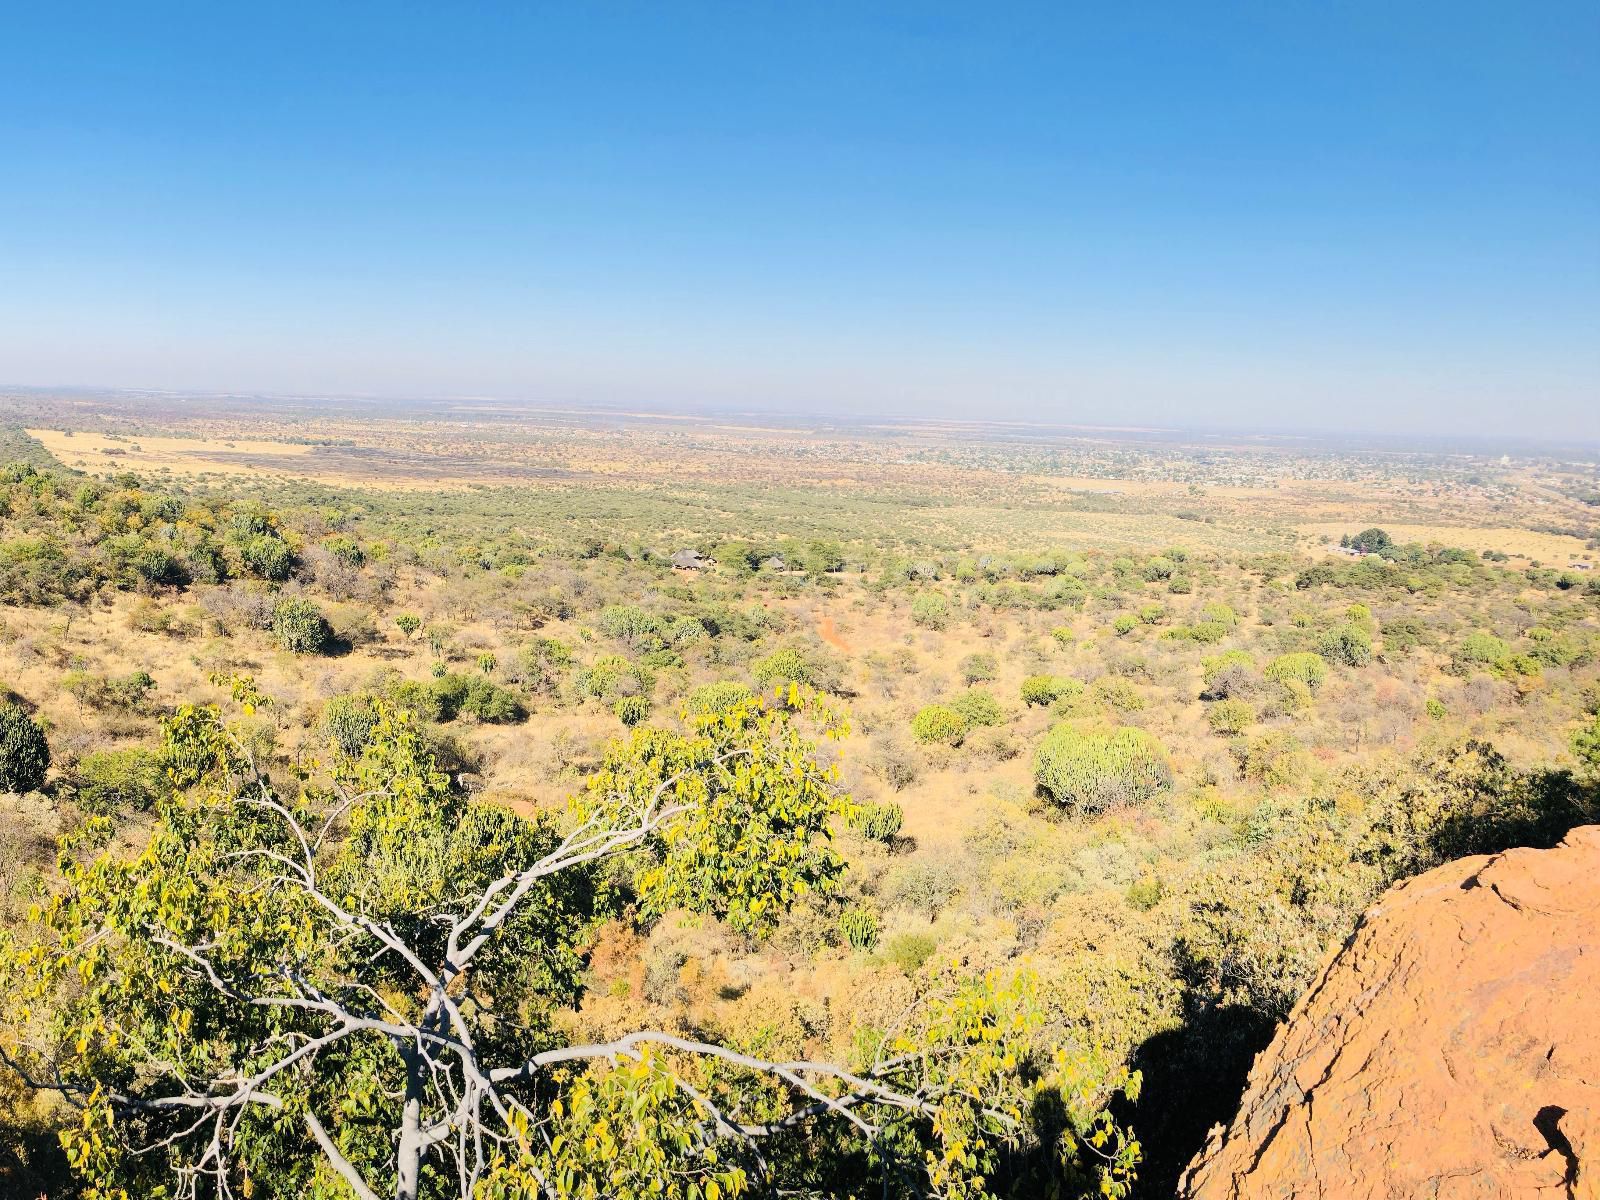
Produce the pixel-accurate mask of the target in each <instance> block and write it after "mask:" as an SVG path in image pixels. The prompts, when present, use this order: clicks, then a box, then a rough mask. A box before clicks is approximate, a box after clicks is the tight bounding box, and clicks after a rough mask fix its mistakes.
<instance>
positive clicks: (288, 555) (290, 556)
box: [239, 533, 294, 582]
mask: <svg viewBox="0 0 1600 1200" xmlns="http://www.w3.org/2000/svg"><path fill="white" fill-rule="evenodd" d="M239 558H240V559H241V560H242V561H243V562H244V566H245V570H247V571H249V572H250V574H252V575H255V576H257V577H258V578H261V579H270V580H273V581H275V582H282V581H283V580H285V579H287V578H289V574H290V572H291V571H293V570H294V553H293V552H292V551H291V550H290V549H289V543H288V542H285V541H284V540H283V539H282V538H280V537H278V536H276V535H275V534H270V533H262V534H257V535H256V536H255V537H252V538H250V539H249V540H248V541H246V542H245V543H244V544H243V545H242V546H240V547H239Z"/></svg>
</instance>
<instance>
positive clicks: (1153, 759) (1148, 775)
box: [1033, 724, 1172, 815]
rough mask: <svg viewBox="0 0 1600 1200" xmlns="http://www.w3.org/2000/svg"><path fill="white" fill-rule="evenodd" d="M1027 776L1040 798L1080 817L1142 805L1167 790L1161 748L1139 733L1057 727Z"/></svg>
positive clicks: (1167, 775)
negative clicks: (1031, 771) (1093, 731)
mask: <svg viewBox="0 0 1600 1200" xmlns="http://www.w3.org/2000/svg"><path fill="white" fill-rule="evenodd" d="M1033 773H1034V778H1035V779H1036V780H1037V782H1038V784H1039V787H1040V789H1041V790H1042V791H1043V792H1044V793H1045V794H1046V795H1048V796H1049V797H1050V798H1051V799H1053V800H1054V801H1056V803H1058V804H1061V805H1063V806H1064V807H1066V808H1067V809H1068V810H1070V811H1072V812H1074V813H1078V814H1083V815H1094V814H1097V813H1102V812H1106V811H1107V810H1109V809H1112V808H1120V807H1123V806H1125V805H1129V804H1138V803H1142V802H1144V801H1147V800H1149V799H1151V798H1153V797H1155V796H1157V795H1160V794H1161V793H1162V792H1165V791H1167V790H1168V789H1170V788H1171V787H1172V768H1171V766H1170V765H1169V764H1168V762H1167V752H1166V750H1165V748H1163V747H1162V745H1161V743H1160V742H1159V741H1157V740H1156V739H1155V738H1154V737H1152V736H1151V735H1150V734H1148V733H1146V732H1145V731H1144V730H1142V729H1131V728H1120V729H1114V730H1110V731H1108V732H1095V733H1082V732H1079V731H1078V730H1077V729H1074V728H1073V727H1072V726H1071V725H1066V724H1063V725H1057V726H1056V727H1055V728H1054V729H1052V730H1051V731H1050V732H1049V733H1048V734H1046V735H1045V739H1044V741H1043V742H1042V743H1041V744H1040V746H1039V750H1038V753H1037V754H1036V755H1035V757H1034V765H1033Z"/></svg>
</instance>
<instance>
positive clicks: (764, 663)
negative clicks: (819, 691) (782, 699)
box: [750, 647, 815, 688]
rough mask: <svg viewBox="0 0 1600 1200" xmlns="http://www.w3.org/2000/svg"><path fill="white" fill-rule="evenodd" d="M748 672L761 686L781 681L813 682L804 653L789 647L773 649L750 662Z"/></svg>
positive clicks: (769, 685)
mask: <svg viewBox="0 0 1600 1200" xmlns="http://www.w3.org/2000/svg"><path fill="white" fill-rule="evenodd" d="M750 673H751V674H752V675H754V676H755V679H756V682H757V683H759V684H761V686H762V687H769V688H770V687H774V686H776V685H778V684H781V683H800V684H814V683H815V680H814V679H813V677H812V671H811V664H810V663H809V662H807V661H806V657H805V655H803V654H801V653H800V651H798V650H795V649H793V648H791V647H785V648H784V649H782V650H774V651H773V652H772V653H771V654H769V655H767V656H766V657H765V658H758V659H756V661H755V662H753V663H751V664H750Z"/></svg>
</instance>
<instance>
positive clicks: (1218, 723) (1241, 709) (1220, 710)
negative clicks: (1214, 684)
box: [1206, 700, 1256, 736]
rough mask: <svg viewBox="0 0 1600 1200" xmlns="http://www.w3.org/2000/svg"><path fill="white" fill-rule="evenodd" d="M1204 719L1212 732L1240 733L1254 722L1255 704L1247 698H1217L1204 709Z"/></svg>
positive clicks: (1231, 734) (1230, 734)
mask: <svg viewBox="0 0 1600 1200" xmlns="http://www.w3.org/2000/svg"><path fill="white" fill-rule="evenodd" d="M1206 721H1207V723H1208V724H1210V726H1211V729H1212V732H1214V733H1221V734H1227V735H1229V736H1233V735H1235V734H1240V733H1243V732H1244V731H1245V730H1246V729H1249V728H1250V726H1252V725H1254V724H1255V722H1256V709H1255V705H1253V704H1251V703H1250V702H1249V701H1248V700H1218V701H1217V702H1216V703H1215V704H1213V705H1212V706H1211V707H1210V708H1208V709H1207V710H1206Z"/></svg>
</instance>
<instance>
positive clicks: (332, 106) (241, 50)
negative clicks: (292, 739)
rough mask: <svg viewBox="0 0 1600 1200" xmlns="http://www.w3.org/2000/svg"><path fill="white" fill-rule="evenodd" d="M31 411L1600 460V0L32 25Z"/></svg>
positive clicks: (1, 243) (18, 217)
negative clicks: (786, 415)
mask: <svg viewBox="0 0 1600 1200" xmlns="http://www.w3.org/2000/svg"><path fill="white" fill-rule="evenodd" d="M8 26H9V31H10V33H11V37H10V38H9V39H8V40H9V43H10V53H9V54H8V55H7V60H6V70H5V72H4V73H3V76H0V103H3V104H4V106H5V111H6V113H7V119H6V120H5V121H3V122H0V162H3V163H4V175H3V178H4V180H5V187H4V188H0V285H3V286H0V383H4V384H15V385H30V386H67V385H74V386H98V387H115V388H151V389H171V390H179V391H224V392H227V391H255V392H269V393H280V392H281V393H295V394H301V395H316V394H327V393H353V394H362V395H380V396H381V395H391V396H429V395H432V396H437V395H457V396H459V395H477V396H485V397H497V398H503V399H507V400H522V401H537V402H540V403H546V404H552V405H555V404H562V403H571V404H608V405H628V404H640V405H648V406H672V405H706V406H714V407H717V406H735V407H739V408H741V409H747V410H751V411H763V410H765V411H778V410H787V409H790V408H801V409H810V410H816V411H843V410H855V411H861V412H874V413H884V414H888V415H896V414H898V415H910V414H916V413H925V414H928V415H932V416H939V417H949V418H956V419H994V420H1007V419H1011V420H1018V419H1032V420H1037V421H1044V422H1062V423H1086V424H1100V425H1115V424H1157V425H1170V426H1178V427H1182V428H1197V427H1232V428H1239V427H1252V426H1254V427H1272V428H1297V427H1298V428H1321V429H1328V428H1347V429H1350V430H1354V431H1363V432H1367V431H1371V432H1388V433H1405V434H1415V433H1428V432H1443V433H1446V434H1451V435H1455V434H1480V435H1513V434H1514V435H1518V436H1527V437H1547V438H1553V439H1562V440H1569V441H1583V440H1594V439H1597V438H1600V66H1597V62H1600V56H1597V54H1596V47H1597V46H1600V8H1597V7H1596V6H1594V5H1592V4H1590V5H1584V4H1577V3H1540V4H1534V5H1531V6H1525V7H1522V8H1519V9H1517V10H1515V11H1513V10H1510V9H1503V8H1491V7H1489V6H1466V7H1462V6H1450V7H1446V6H1444V5H1435V4H1425V5H1419V4H1411V5H1406V6H1403V11H1397V10H1396V8H1395V6H1392V5H1389V6H1380V5H1376V4H1361V5H1350V6H1343V7H1341V8H1339V9H1338V10H1337V11H1336V12H1335V11H1332V10H1328V9H1325V8H1312V7H1309V6H1293V7H1291V8H1266V7H1262V8H1246V7H1234V8H1230V9H1229V10H1227V11H1226V12H1222V11H1220V10H1219V12H1217V13H1208V14H1207V20H1206V22H1205V23H1204V24H1203V25H1202V24H1201V23H1200V22H1198V21H1197V20H1196V19H1195V16H1194V12H1193V10H1192V9H1188V8H1186V7H1183V6H1144V7H1142V8H1140V9H1139V10H1138V11H1135V12H1117V13H1112V12H1094V13H1088V12H1084V13H1072V12H1068V11H1067V10H1065V9H1064V8H1062V7H1059V6H1031V5H1010V6H1004V7H1003V8H998V9H993V10H986V11H984V12H981V13H980V12H978V11H977V10H975V9H971V8H969V7H965V6H927V5H917V6H886V5H879V6H873V7H872V8H871V9H870V10H868V9H866V8H863V7H856V6H844V5H837V6H835V5H814V6H807V7H806V8H805V9H804V10H803V11H802V10H799V9H793V10H779V9H776V8H770V9H760V10H757V9H753V8H745V7H737V6H732V5H713V4H696V5H675V6H670V7H669V6H662V7H659V8H648V9H647V8H644V7H625V6H620V5H608V4H595V5H586V6H583V7H581V8H571V9H557V8H555V7H539V8H530V9H526V10H512V9H511V8H510V7H509V6H508V7H505V8H500V7H496V6H470V7H458V8H452V9H450V10H448V11H445V10H442V9H441V10H439V11H429V10H425V9H423V8H420V7H406V8H401V7H399V6H392V7H391V6H385V7H379V6H370V7H367V6H340V7H339V9H338V11H336V12H335V11H325V10H322V9H318V8H314V7H312V6H301V5H283V6H278V7H275V8H273V9H272V10H270V11H267V10H260V11H254V12H242V11H241V12H223V11H220V10H211V9H206V8H201V7H198V6H183V5H154V6H146V7H141V8H140V9H139V10H137V11H135V10H134V9H132V8H129V7H123V6H112V5H100V4H91V5H80V6H75V7H72V8H71V9H68V8H67V7H65V6H51V7H45V6H38V7H37V8H34V9H30V10H28V11H19V12H16V13H13V14H12V16H11V20H10V21H9V22H8Z"/></svg>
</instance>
